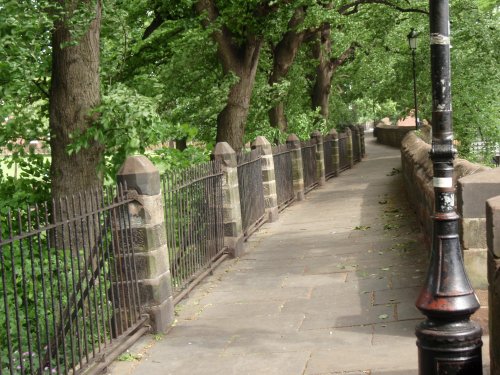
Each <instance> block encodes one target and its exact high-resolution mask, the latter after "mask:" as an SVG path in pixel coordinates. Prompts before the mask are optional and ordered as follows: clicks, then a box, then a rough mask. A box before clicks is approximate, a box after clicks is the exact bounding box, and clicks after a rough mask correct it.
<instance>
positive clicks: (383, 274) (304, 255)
mask: <svg viewBox="0 0 500 375" xmlns="http://www.w3.org/2000/svg"><path fill="white" fill-rule="evenodd" d="M367 152H368V157H367V158H366V159H365V160H363V162H361V163H359V164H357V165H355V167H354V168H353V169H351V170H348V171H345V172H343V173H342V174H341V175H340V176H339V177H337V178H334V179H331V180H329V181H328V182H327V183H326V185H325V186H323V187H321V188H319V189H316V190H314V191H312V192H310V193H309V194H308V195H307V196H306V200H305V201H303V202H297V203H295V204H293V205H292V206H290V207H289V208H287V209H286V210H285V211H284V212H282V213H281V214H280V217H279V220H278V221H276V222H273V223H266V224H265V225H264V226H263V227H261V228H260V230H259V231H258V232H256V233H255V234H254V235H253V236H252V237H251V238H250V239H249V241H247V243H246V247H245V251H246V252H245V254H244V255H243V256H242V257H241V258H239V259H232V260H229V261H226V262H224V263H222V264H221V265H220V266H219V267H218V268H217V269H216V270H215V271H214V274H213V275H212V276H210V277H208V278H207V279H205V280H204V281H203V282H202V284H200V285H199V286H198V287H196V288H195V289H194V290H193V291H192V292H191V293H190V295H189V297H188V298H186V299H185V300H183V301H181V303H180V304H179V305H178V306H177V307H176V323H175V326H174V327H173V328H172V329H171V330H170V332H169V333H168V334H167V335H165V336H163V337H157V336H156V339H157V340H155V339H153V336H145V337H144V338H143V339H141V342H139V343H138V344H136V345H134V347H133V348H131V349H130V351H131V352H132V353H138V354H137V356H136V358H141V360H135V361H132V362H120V361H116V362H115V363H114V364H113V365H112V366H111V367H110V368H109V369H108V373H109V374H112V375H122V374H123V375H152V374H153V375H154V374H161V375H167V374H172V375H184V374H189V375H196V374H203V375H212V374H214V375H215V374H217V375H226V374H228V375H230V374H238V375H240V374H249V375H250V374H251V375H254V374H258V375H267V374H269V375H274V374H277V375H281V374H283V375H326V374H344V375H345V374H351V375H360V374H364V375H367V374H368V375H399V374H405V375H411V374H417V348H416V345H415V341H416V340H415V336H414V328H415V325H416V324H417V323H418V322H419V321H421V320H422V318H423V317H422V315H421V313H420V312H419V311H418V310H417V309H416V308H415V306H414V302H415V299H416V297H417V294H418V292H419V290H420V286H421V285H422V284H423V282H424V277H425V273H426V268H427V265H426V262H427V249H426V248H425V246H424V245H423V241H422V238H421V237H420V234H419V233H418V232H417V231H416V229H415V228H418V224H417V222H416V218H415V215H414V214H413V212H412V211H411V210H410V209H409V207H408V204H407V202H406V201H405V198H404V193H403V190H402V178H401V175H399V174H398V173H397V170H398V168H400V156H399V151H398V150H396V149H392V148H388V147H385V146H381V145H377V144H375V143H374V141H373V139H371V138H370V137H367ZM395 171H396V172H395ZM487 339H488V337H487V336H485V348H484V363H488V354H487ZM132 357H134V356H132Z"/></svg>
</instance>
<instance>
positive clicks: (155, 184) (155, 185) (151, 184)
mask: <svg viewBox="0 0 500 375" xmlns="http://www.w3.org/2000/svg"><path fill="white" fill-rule="evenodd" d="M116 178H117V181H118V183H121V184H124V185H125V184H126V186H127V189H131V190H136V191H137V193H138V194H139V195H157V194H160V189H161V184H160V172H159V171H158V169H157V168H156V167H155V166H154V165H153V163H151V161H150V160H149V159H148V158H147V157H146V156H144V155H134V156H129V157H128V158H127V159H125V162H124V163H123V164H122V166H121V168H120V170H119V171H118V173H117V175H116Z"/></svg>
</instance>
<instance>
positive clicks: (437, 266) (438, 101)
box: [416, 0, 482, 375]
mask: <svg viewBox="0 0 500 375" xmlns="http://www.w3.org/2000/svg"><path fill="white" fill-rule="evenodd" d="M430 45H431V75H432V77H431V78H432V97H433V109H432V130H433V138H432V149H431V159H432V162H433V166H434V180H433V181H434V194H435V208H434V217H433V243H432V252H431V259H430V265H429V270H428V274H427V280H426V283H425V285H424V287H423V288H422V291H421V293H420V295H419V297H418V299H417V302H416V306H417V308H418V309H419V310H420V311H421V312H422V313H423V314H425V315H426V317H427V319H426V320H425V321H423V322H422V323H420V324H419V325H418V326H417V328H416V336H417V346H418V355H419V360H418V362H419V373H420V374H421V375H424V374H425V375H433V374H462V375H466V374H471V375H472V374H474V375H477V374H482V358H481V346H482V341H481V334H482V332H481V328H480V327H479V325H478V324H477V323H475V322H473V321H471V320H470V316H471V315H472V314H473V313H474V312H475V311H476V310H477V309H478V308H479V302H478V300H477V297H476V295H475V294H474V290H473V289H472V287H471V285H470V282H469V280H468V278H467V275H466V273H465V269H464V264H463V258H462V253H461V248H460V241H459V234H458V220H459V216H458V215H457V213H456V211H455V188H454V184H453V159H454V158H455V153H456V152H455V150H454V147H453V130H452V120H451V119H452V110H451V79H450V76H451V69H450V36H449V4H448V1H447V0H432V1H430Z"/></svg>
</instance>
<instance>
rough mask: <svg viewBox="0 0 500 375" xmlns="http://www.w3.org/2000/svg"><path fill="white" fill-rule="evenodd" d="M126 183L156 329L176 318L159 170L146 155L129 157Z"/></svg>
mask: <svg viewBox="0 0 500 375" xmlns="http://www.w3.org/2000/svg"><path fill="white" fill-rule="evenodd" d="M117 180H118V182H119V183H122V184H123V185H125V184H126V187H127V195H128V198H130V199H133V201H132V202H131V203H129V207H128V210H129V215H130V221H131V227H132V228H131V229H132V235H133V238H134V241H133V247H134V253H135V260H136V269H137V277H138V281H139V293H140V298H141V304H142V306H143V307H144V310H145V312H146V313H147V314H149V317H150V320H151V326H152V328H153V330H154V331H156V332H163V333H164V332H166V331H167V330H168V328H169V327H170V325H171V324H172V322H173V321H174V303H173V297H172V280H171V274H170V266H169V259H168V249H167V238H166V230H165V221H164V212H163V200H162V196H161V191H160V190H161V188H160V173H159V172H158V169H156V167H155V166H154V165H153V164H152V163H151V161H149V159H148V158H146V157H145V156H143V155H137V156H131V157H128V158H127V159H126V160H125V162H124V163H123V165H122V167H121V168H120V171H119V172H118V174H117Z"/></svg>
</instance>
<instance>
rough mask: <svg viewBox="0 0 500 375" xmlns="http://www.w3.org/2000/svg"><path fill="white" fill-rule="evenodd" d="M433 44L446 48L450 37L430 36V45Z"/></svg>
mask: <svg viewBox="0 0 500 375" xmlns="http://www.w3.org/2000/svg"><path fill="white" fill-rule="evenodd" d="M433 44H441V45H444V46H447V45H449V44H450V37H449V36H445V35H441V34H437V33H435V34H431V45H433Z"/></svg>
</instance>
